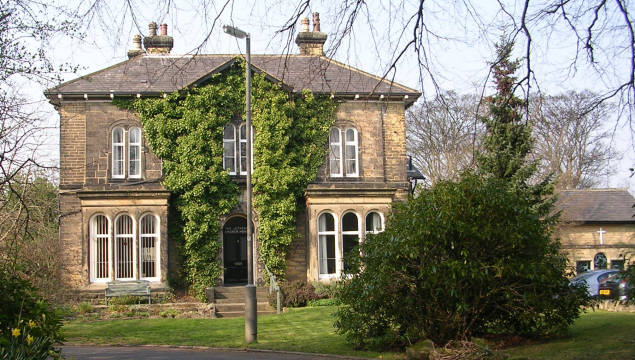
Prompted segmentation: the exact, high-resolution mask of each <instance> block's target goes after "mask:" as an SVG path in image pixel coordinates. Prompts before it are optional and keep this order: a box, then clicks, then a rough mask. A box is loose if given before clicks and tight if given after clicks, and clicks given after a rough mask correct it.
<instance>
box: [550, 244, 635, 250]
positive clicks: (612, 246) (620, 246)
mask: <svg viewBox="0 0 635 360" xmlns="http://www.w3.org/2000/svg"><path fill="white" fill-rule="evenodd" d="M562 249H635V244H626V243H624V244H610V245H607V244H603V245H572V244H562Z"/></svg>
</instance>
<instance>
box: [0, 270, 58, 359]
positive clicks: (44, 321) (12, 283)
mask: <svg viewBox="0 0 635 360" xmlns="http://www.w3.org/2000/svg"><path fill="white" fill-rule="evenodd" d="M61 326H62V322H61V320H60V318H59V317H58V316H57V314H56V312H55V311H54V309H53V308H52V307H51V305H50V304H49V303H48V302H46V301H45V300H44V299H43V298H42V297H41V296H40V295H39V294H38V292H37V290H36V289H35V288H34V287H33V286H32V285H31V284H30V283H29V282H28V281H26V280H24V279H22V278H20V277H19V276H17V275H16V274H15V273H13V272H11V271H9V270H7V269H6V268H4V267H0V359H46V358H47V357H49V356H50V357H52V358H59V357H60V350H59V349H58V348H56V346H58V345H61V343H62V340H63V337H62V333H61Z"/></svg>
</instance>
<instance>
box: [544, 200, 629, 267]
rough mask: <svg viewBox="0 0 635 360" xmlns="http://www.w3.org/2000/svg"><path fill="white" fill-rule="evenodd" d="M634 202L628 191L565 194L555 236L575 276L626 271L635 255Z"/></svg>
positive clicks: (559, 202) (557, 204) (559, 208)
mask: <svg viewBox="0 0 635 360" xmlns="http://www.w3.org/2000/svg"><path fill="white" fill-rule="evenodd" d="M633 205H635V199H633V196H631V194H630V193H629V192H628V191H626V190H625V189H591V190H564V191H562V192H561V193H559V194H558V201H557V203H556V208H557V209H558V210H560V211H562V215H561V217H560V219H561V225H560V226H559V228H558V229H557V232H556V235H557V236H559V237H560V241H561V242H562V248H563V250H564V251H565V252H566V253H567V255H568V258H569V262H570V264H571V265H572V266H575V268H576V272H578V273H579V272H583V271H587V270H595V269H609V268H615V269H624V267H625V266H626V265H627V264H625V263H624V262H625V256H627V258H626V259H628V255H629V254H633V255H635V218H633V215H635V211H634V209H633Z"/></svg>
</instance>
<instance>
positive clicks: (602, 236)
mask: <svg viewBox="0 0 635 360" xmlns="http://www.w3.org/2000/svg"><path fill="white" fill-rule="evenodd" d="M597 233H598V234H600V245H604V234H606V230H602V228H600V230H599V231H597Z"/></svg>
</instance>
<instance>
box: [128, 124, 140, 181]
mask: <svg viewBox="0 0 635 360" xmlns="http://www.w3.org/2000/svg"><path fill="white" fill-rule="evenodd" d="M133 132H138V141H136V142H132V134H133ZM141 133H142V132H141V129H140V128H138V127H131V128H130V129H129V130H128V177H129V178H131V179H140V178H141V172H142V171H141V157H142V156H141V142H142V140H141V139H142V137H141ZM133 148H136V149H137V156H138V158H137V159H136V160H133V159H132V156H131V155H130V153H131V152H132V149H133ZM133 161H135V162H136V163H137V171H138V174H133V173H132V171H131V168H132V163H133Z"/></svg>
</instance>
